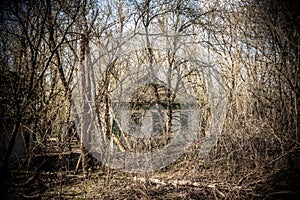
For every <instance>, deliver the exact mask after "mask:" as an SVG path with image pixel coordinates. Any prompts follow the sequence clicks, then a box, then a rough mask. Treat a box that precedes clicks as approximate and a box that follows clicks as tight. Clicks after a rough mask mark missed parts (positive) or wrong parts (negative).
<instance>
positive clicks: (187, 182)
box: [5, 148, 300, 199]
mask: <svg viewBox="0 0 300 200" xmlns="http://www.w3.org/2000/svg"><path fill="white" fill-rule="evenodd" d="M299 152H300V150H299V148H296V149H294V150H293V152H291V154H292V155H295V156H294V157H292V158H293V159H292V160H291V159H287V158H288V157H290V156H288V155H282V156H281V157H278V158H277V160H276V159H274V160H273V162H272V163H269V165H253V166H250V167H249V166H243V165H245V163H243V161H241V162H240V166H238V165H239V164H238V163H239V162H229V161H228V159H226V158H219V159H211V158H210V157H207V158H204V159H196V158H195V157H194V155H192V154H189V153H187V154H184V155H183V156H182V157H181V158H180V159H179V160H178V161H177V162H176V163H174V164H173V165H171V166H168V167H167V168H164V169H162V170H160V171H157V172H153V173H145V174H134V173H125V172H120V171H115V170H112V169H109V168H107V167H103V166H100V165H99V164H98V165H97V164H96V165H95V166H94V167H93V169H91V168H90V169H89V173H88V176H86V177H85V176H83V174H82V173H81V172H80V170H79V171H78V172H77V173H75V171H72V170H70V169H68V170H66V169H63V168H60V167H57V166H58V161H59V160H60V159H59V157H58V156H56V155H51V156H48V157H46V156H38V157H37V158H35V159H36V160H35V161H34V162H35V164H34V165H33V166H34V167H33V168H27V169H26V170H25V169H24V170H22V169H21V170H20V169H19V170H11V171H10V174H11V178H10V181H9V182H7V192H6V195H5V199H300V166H299V165H298V164H299V163H300V162H299V160H298V158H297V155H299ZM78 158H79V153H72V161H73V164H72V166H75V163H76V162H77V161H78ZM284 160H289V161H288V162H289V165H284V166H283V165H281V164H282V163H287V162H286V161H284ZM276 162H277V163H278V162H280V163H281V164H280V163H279V164H280V165H281V167H280V168H278V167H275V168H274V166H278V165H274V164H275V163H276ZM69 166H71V165H70V163H69Z"/></svg>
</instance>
